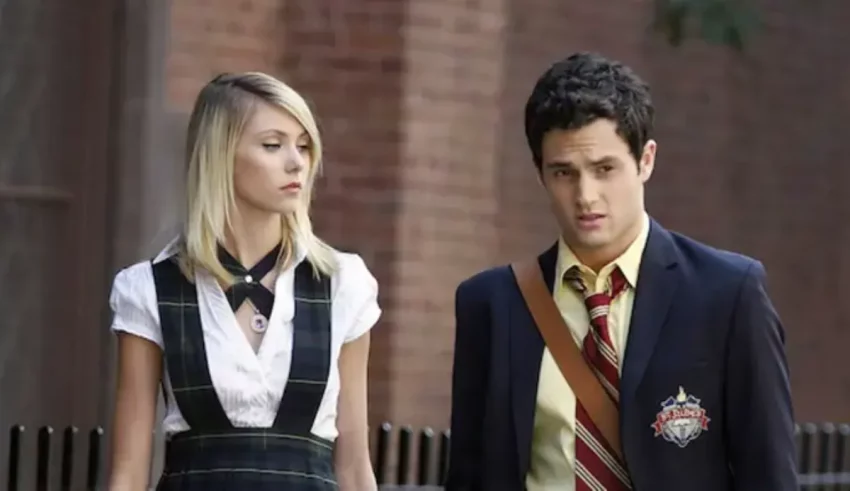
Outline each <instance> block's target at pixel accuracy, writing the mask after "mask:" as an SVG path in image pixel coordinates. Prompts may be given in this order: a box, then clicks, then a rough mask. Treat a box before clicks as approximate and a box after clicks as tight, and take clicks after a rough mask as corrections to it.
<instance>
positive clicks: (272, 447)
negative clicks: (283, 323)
mask: <svg viewBox="0 0 850 491" xmlns="http://www.w3.org/2000/svg"><path fill="white" fill-rule="evenodd" d="M153 276H154V282H155V285H156V294H157V304H158V308H159V317H160V325H161V328H162V336H163V344H164V347H165V349H164V357H165V366H166V370H167V371H168V376H169V379H170V381H171V387H172V391H173V394H174V402H175V403H176V404H177V406H178V407H179V408H180V412H181V414H182V415H183V418H184V419H185V420H186V422H187V423H188V424H189V427H190V428H191V429H190V430H188V431H185V432H181V433H178V434H175V435H173V436H171V438H170V439H169V441H168V442H167V443H166V452H165V465H164V469H163V474H162V477H161V478H160V481H159V484H158V486H157V490H159V491H177V490H180V491H193V490H199V491H200V490H203V491H218V490H222V491H223V490H242V489H245V490H249V489H250V490H252V491H264V490H272V489H274V490H280V489H286V490H292V491H329V490H336V489H338V488H337V484H336V480H335V477H334V473H333V448H334V444H333V442H331V441H328V440H325V439H323V438H319V437H317V436H316V435H313V434H312V433H311V428H312V426H313V421H314V420H315V418H316V413H317V411H318V409H319V404H320V403H321V400H322V396H323V395H324V393H325V386H326V385H327V380H328V373H329V370H330V356H331V323H330V307H331V300H330V278H329V277H327V276H325V275H322V276H321V277H320V278H318V279H317V278H316V277H315V276H314V275H313V269H312V266H311V265H310V263H309V262H308V261H302V262H301V264H299V265H298V266H297V267H296V269H295V285H294V286H295V287H294V293H295V318H294V319H293V348H292V366H291V368H290V373H289V379H288V381H287V383H286V388H285V390H284V393H283V397H282V399H281V401H280V407H279V408H278V412H277V416H276V417H275V420H274V423H273V424H272V426H271V427H270V428H236V427H234V426H233V425H232V424H231V422H230V420H229V419H228V417H227V415H226V414H225V411H224V409H223V408H222V405H221V402H220V401H219V399H218V395H217V394H216V391H215V389H214V387H213V384H212V380H211V378H210V372H209V368H208V365H207V353H206V349H205V347H204V335H203V330H202V328H201V318H200V313H199V311H198V294H197V290H196V288H195V285H194V284H193V283H191V282H189V281H188V280H187V279H186V277H185V276H184V275H183V274H182V273H181V271H180V269H179V267H178V266H177V262H176V258H175V257H172V258H170V259H168V260H165V261H161V262H159V263H156V264H154V265H153Z"/></svg>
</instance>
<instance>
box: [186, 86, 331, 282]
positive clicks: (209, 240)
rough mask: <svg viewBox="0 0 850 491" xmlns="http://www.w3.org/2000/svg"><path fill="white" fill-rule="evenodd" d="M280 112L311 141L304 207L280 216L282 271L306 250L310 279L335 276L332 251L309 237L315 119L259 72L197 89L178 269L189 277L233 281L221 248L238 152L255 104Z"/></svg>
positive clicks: (316, 158)
mask: <svg viewBox="0 0 850 491" xmlns="http://www.w3.org/2000/svg"><path fill="white" fill-rule="evenodd" d="M261 102H265V103H267V104H271V105H273V106H276V107H280V108H282V109H283V110H285V111H286V112H287V113H289V114H290V115H291V116H292V117H293V118H295V119H296V120H297V121H298V122H299V123H300V124H301V126H302V127H304V130H305V131H306V133H307V135H308V136H309V137H310V145H311V148H310V162H309V168H308V169H307V179H306V182H305V183H304V187H303V190H302V193H301V197H302V199H301V201H300V203H299V204H298V206H297V207H296V209H295V211H294V212H293V213H291V214H284V215H282V216H281V222H282V228H283V247H282V250H281V259H282V260H281V262H280V264H287V263H289V261H291V260H292V258H293V255H294V248H295V244H296V243H297V244H298V247H300V248H301V249H303V250H304V251H306V255H307V258H306V259H307V260H308V261H309V262H310V263H311V264H312V266H313V270H314V273H315V274H316V275H319V274H320V273H324V274H331V273H333V271H334V270H335V269H336V266H337V264H336V256H335V254H334V249H333V248H331V247H330V246H329V245H327V244H326V243H324V242H323V241H321V240H320V239H319V238H318V237H316V236H315V235H314V234H313V227H312V224H311V222H310V215H309V211H310V201H311V199H312V194H313V185H314V183H315V180H316V176H317V175H318V174H319V171H320V168H321V162H322V142H321V138H320V136H319V130H318V128H317V126H316V121H315V119H314V118H313V114H312V112H311V111H310V108H309V107H308V105H307V102H306V101H305V100H304V99H303V98H302V97H301V95H300V94H298V92H296V91H295V90H293V89H292V88H291V87H289V86H288V85H286V84H285V83H283V82H281V81H280V80H277V79H276V78H274V77H271V76H269V75H266V74H264V73H259V72H248V73H240V74H227V73H225V74H221V75H219V76H217V77H216V78H214V79H213V80H212V81H210V82H209V83H208V84H207V85H206V86H205V87H204V88H203V89H201V92H200V94H198V98H197V99H196V100H195V106H194V108H193V110H192V115H191V117H190V119H189V129H188V134H187V137H186V159H187V163H188V172H187V176H186V205H187V209H186V212H187V213H186V218H185V223H184V230H183V244H182V247H181V252H180V255H179V260H180V267H181V269H182V270H183V273H184V274H186V276H187V278H189V279H192V278H193V277H194V271H195V269H196V268H197V267H201V268H203V269H205V270H207V271H209V272H210V273H212V274H213V276H215V277H216V279H218V280H219V281H220V282H222V283H223V284H225V285H231V284H233V282H234V277H233V275H232V274H230V273H229V272H228V271H227V270H226V269H225V268H224V266H223V265H222V264H221V262H220V261H219V258H218V244H219V243H220V242H223V241H224V236H225V232H226V231H227V230H228V229H229V228H230V227H231V223H232V222H231V216H230V215H231V213H230V210H231V209H232V208H233V207H234V205H235V199H234V186H233V168H234V163H235V155H236V146H237V144H238V143H239V139H240V138H241V136H242V132H243V131H244V129H245V125H246V123H247V122H248V120H249V119H250V117H251V115H252V114H253V110H254V108H255V107H256V105H257V104H258V103H261Z"/></svg>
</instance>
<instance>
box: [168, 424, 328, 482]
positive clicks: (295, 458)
mask: <svg viewBox="0 0 850 491" xmlns="http://www.w3.org/2000/svg"><path fill="white" fill-rule="evenodd" d="M338 489H339V488H338V487H337V484H336V482H335V480H334V473H333V443H332V442H330V441H327V440H324V439H321V438H318V437H316V436H314V435H309V436H304V435H287V434H283V433H281V432H280V430H278V429H276V428H271V429H264V428H235V429H229V430H226V431H219V432H195V431H187V432H184V433H180V434H178V435H175V436H174V437H173V438H172V439H171V441H169V443H168V447H167V449H166V456H165V468H164V469H163V474H162V478H161V479H160V482H159V485H158V486H157V491H218V490H221V491H224V490H227V491H241V490H246V491H247V490H250V491H254V490H258V491H265V490H293V491H331V490H333V491H336V490H338Z"/></svg>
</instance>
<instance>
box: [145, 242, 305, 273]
mask: <svg viewBox="0 0 850 491" xmlns="http://www.w3.org/2000/svg"><path fill="white" fill-rule="evenodd" d="M180 240H181V236H179V235H178V236H177V237H174V238H173V239H171V242H169V243H168V245H166V246H165V247H164V248H163V249H162V250H161V251H160V252H159V254H157V255H156V257H155V258H154V260H153V262H154V264H156V263H158V262H160V261H164V260H166V259H168V258H169V257H171V256H173V255H175V254H177V253H178V252H180ZM293 244H294V247H293V249H294V254H293V257H292V267H295V266H298V265H299V264H301V262H302V261H304V260H305V259H307V249H305V248H304V247H303V246H302V245H301V243H299V242H298V241H297V240H293Z"/></svg>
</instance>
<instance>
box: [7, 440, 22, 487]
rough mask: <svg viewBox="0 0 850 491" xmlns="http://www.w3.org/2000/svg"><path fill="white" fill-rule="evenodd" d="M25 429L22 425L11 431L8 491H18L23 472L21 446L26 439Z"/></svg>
mask: <svg viewBox="0 0 850 491" xmlns="http://www.w3.org/2000/svg"><path fill="white" fill-rule="evenodd" d="M23 435H24V427H23V426H22V425H14V426H12V428H11V429H10V430H9V469H8V472H9V474H8V476H7V483H6V489H8V491H18V484H19V482H20V471H21V446H22V444H23V439H24V436H23Z"/></svg>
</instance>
